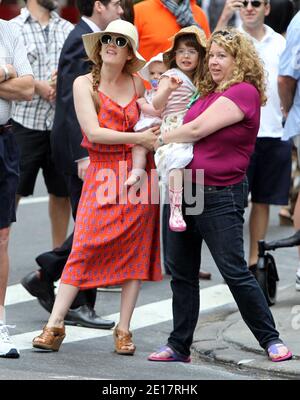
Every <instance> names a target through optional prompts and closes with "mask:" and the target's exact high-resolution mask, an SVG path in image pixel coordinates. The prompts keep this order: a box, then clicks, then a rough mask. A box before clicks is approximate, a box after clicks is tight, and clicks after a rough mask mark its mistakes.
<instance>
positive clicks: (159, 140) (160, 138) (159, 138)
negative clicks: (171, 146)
mask: <svg viewBox="0 0 300 400" xmlns="http://www.w3.org/2000/svg"><path fill="white" fill-rule="evenodd" d="M157 140H158V142H159V144H160V146H164V145H165V144H166V143H165V142H164V140H163V138H162V134H160V135H159V136H158V137H157Z"/></svg>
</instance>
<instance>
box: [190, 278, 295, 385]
mask: <svg viewBox="0 0 300 400" xmlns="http://www.w3.org/2000/svg"><path fill="white" fill-rule="evenodd" d="M271 311H272V314H273V316H274V319H275V322H276V327H277V329H278V330H279V332H280V337H281V339H282V340H283V341H284V342H285V344H286V345H287V346H288V347H289V348H290V350H291V351H292V353H293V356H294V357H293V359H292V360H291V361H285V362H277V363H275V362H271V361H269V360H268V358H267V356H266V353H265V352H264V350H262V349H261V347H260V346H259V345H258V343H257V341H256V339H255V338H254V336H253V335H252V333H251V332H250V330H249V328H248V327H247V326H246V324H245V323H244V321H243V320H242V318H241V316H240V313H239V311H238V310H237V307H236V305H235V304H232V305H230V306H227V307H225V306H224V307H220V308H219V309H217V310H214V312H212V313H205V312H204V313H201V314H200V317H199V322H198V326H197V329H196V331H195V336H194V343H193V350H194V352H195V354H196V356H198V357H200V358H202V359H206V360H210V361H213V362H215V363H221V364H230V365H231V366H232V367H237V368H240V369H241V370H243V371H245V370H247V369H248V370H249V369H252V370H256V372H257V371H262V372H264V373H267V374H274V375H278V376H279V377H283V378H287V379H288V378H292V379H300V292H297V291H296V290H295V287H294V285H291V286H290V287H287V288H285V289H283V290H282V291H280V292H279V293H278V295H277V302H276V304H275V305H274V306H272V307H271ZM195 354H194V356H195Z"/></svg>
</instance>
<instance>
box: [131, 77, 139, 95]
mask: <svg viewBox="0 0 300 400" xmlns="http://www.w3.org/2000/svg"><path fill="white" fill-rule="evenodd" d="M131 79H132V83H133V87H134V94H135V96H136V97H138V93H137V90H136V86H135V82H134V76H133V75H131Z"/></svg>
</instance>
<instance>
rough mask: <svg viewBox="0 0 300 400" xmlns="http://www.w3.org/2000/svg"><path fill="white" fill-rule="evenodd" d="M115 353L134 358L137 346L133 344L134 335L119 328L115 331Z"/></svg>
mask: <svg viewBox="0 0 300 400" xmlns="http://www.w3.org/2000/svg"><path fill="white" fill-rule="evenodd" d="M113 336H114V341H115V352H116V353H118V354H122V355H130V356H133V355H134V352H135V349H136V347H135V345H134V344H133V342H132V333H131V332H130V331H129V332H124V331H121V330H120V329H119V328H118V326H116V327H115V329H114V333H113Z"/></svg>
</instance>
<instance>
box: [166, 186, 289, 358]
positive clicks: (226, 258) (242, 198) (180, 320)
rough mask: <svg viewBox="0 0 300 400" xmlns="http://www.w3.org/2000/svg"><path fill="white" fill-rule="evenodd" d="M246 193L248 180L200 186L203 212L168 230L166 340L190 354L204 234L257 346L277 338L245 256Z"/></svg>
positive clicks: (197, 306) (261, 293)
mask: <svg viewBox="0 0 300 400" xmlns="http://www.w3.org/2000/svg"><path fill="white" fill-rule="evenodd" d="M247 196H248V184H247V182H246V181H243V182H241V183H238V184H236V185H231V186H227V187H223V188H221V189H220V188H212V187H204V210H203V213H202V214H198V215H186V216H185V221H186V223H187V230H186V231H185V232H180V233H176V232H171V231H170V232H169V234H168V235H167V240H168V243H167V249H168V252H167V254H166V258H167V263H168V266H169V268H170V271H171V274H172V279H171V288H172V292H173V324H174V325H173V331H172V332H171V334H170V337H169V339H168V345H169V346H170V347H171V348H173V350H175V351H177V352H178V353H180V354H182V355H186V356H188V355H189V354H190V346H191V344H192V342H193V334H194V330H195V327H196V324H197V321H198V316H199V300H200V299H199V297H200V296H199V277H198V275H199V268H200V263H201V245H202V241H203V240H204V241H205V243H206V244H207V246H208V248H209V250H210V252H211V254H212V256H213V258H214V261H215V263H216V265H217V267H218V268H219V271H220V273H221V274H222V276H223V278H224V279H225V281H226V283H227V284H228V286H229V289H230V291H231V293H232V295H233V297H234V299H235V301H236V303H237V305H238V308H239V310H240V312H241V315H242V317H243V319H244V321H245V323H246V324H247V325H248V327H249V328H250V330H251V332H252V333H253V334H254V336H255V337H256V339H257V340H258V342H259V344H260V346H261V347H263V348H264V349H266V348H267V347H268V346H269V345H270V344H272V343H276V342H281V340H280V339H279V333H278V332H277V331H276V329H275V323H274V320H273V317H272V314H271V312H270V310H269V307H268V304H267V302H266V299H265V297H264V294H263V292H262V290H261V288H260V287H259V285H258V283H257V281H256V279H255V278H254V276H253V275H252V273H251V272H250V271H249V269H248V267H247V264H246V261H245V258H244V241H243V223H244V218H243V215H244V206H245V204H246V202H247ZM189 207H190V206H189Z"/></svg>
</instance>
